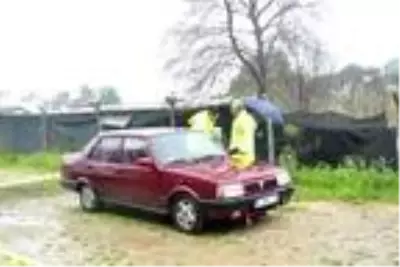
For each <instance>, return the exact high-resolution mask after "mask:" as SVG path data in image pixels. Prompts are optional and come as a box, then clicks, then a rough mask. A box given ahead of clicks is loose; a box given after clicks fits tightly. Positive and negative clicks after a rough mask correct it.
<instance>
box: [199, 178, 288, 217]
mask: <svg viewBox="0 0 400 267" xmlns="http://www.w3.org/2000/svg"><path fill="white" fill-rule="evenodd" d="M293 193H294V188H293V186H285V187H278V188H276V189H275V190H272V191H268V192H264V193H262V194H257V195H252V196H246V197H237V198H229V199H216V200H202V201H200V204H201V207H202V209H203V211H204V212H205V213H206V214H207V216H208V217H211V218H227V217H240V216H241V215H245V214H252V215H262V214H265V211H267V210H270V209H274V208H277V207H278V206H281V205H285V204H287V203H288V202H289V201H290V200H291V198H292V196H293ZM274 195H276V196H277V197H278V198H277V201H276V202H273V203H268V204H266V205H264V206H262V207H256V205H255V203H256V201H258V200H259V199H262V198H265V197H269V196H274Z"/></svg>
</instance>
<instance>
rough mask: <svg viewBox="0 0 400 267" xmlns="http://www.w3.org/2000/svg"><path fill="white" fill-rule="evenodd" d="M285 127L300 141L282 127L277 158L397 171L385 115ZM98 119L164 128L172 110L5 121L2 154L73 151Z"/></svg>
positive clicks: (179, 118)
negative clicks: (380, 165)
mask: <svg viewBox="0 0 400 267" xmlns="http://www.w3.org/2000/svg"><path fill="white" fill-rule="evenodd" d="M218 109H219V118H218V122H217V123H218V125H219V126H221V128H222V131H223V136H224V140H225V142H226V141H227V140H228V138H229V133H230V124H231V119H232V118H231V115H230V112H229V109H228V107H227V106H224V105H221V106H218ZM194 111H195V109H178V110H177V111H176V112H175V121H176V124H177V125H178V126H184V125H185V124H186V121H187V119H188V117H189V116H190V115H191V114H192V113H193V112H194ZM285 118H286V119H285V120H286V123H289V124H292V125H295V126H297V127H298V128H299V129H300V131H299V134H298V135H297V136H295V137H293V136H292V137H288V136H286V135H285V134H284V131H283V128H282V127H275V136H276V139H275V142H276V143H275V147H276V150H277V154H279V152H280V151H281V149H282V148H283V147H285V146H287V145H290V146H291V147H292V148H294V150H295V151H296V153H297V155H298V156H299V158H300V159H301V160H302V161H304V162H305V163H310V164H313V163H315V162H317V161H324V162H327V163H330V164H334V165H335V164H338V163H340V162H341V161H343V159H344V158H345V157H346V156H348V155H357V156H360V157H362V158H365V159H367V160H368V161H371V160H376V159H382V158H383V159H384V160H385V162H389V163H390V164H391V165H392V166H397V151H396V138H397V129H396V128H388V127H387V126H386V125H387V122H386V120H385V116H384V115H380V116H376V117H373V118H370V119H364V120H355V119H350V118H347V117H345V116H341V115H337V114H333V113H332V114H330V113H325V114H319V115H315V114H307V113H299V112H298V113H293V114H286V116H285ZM98 119H100V121H101V122H102V123H101V125H102V128H103V129H112V128H115V127H116V126H115V125H113V124H112V123H107V121H108V122H110V121H118V120H119V121H120V122H121V123H119V125H120V127H127V128H134V127H163V126H168V125H169V123H170V112H169V110H167V109H147V110H127V111H113V112H101V113H100V114H99V116H96V115H95V114H93V113H86V114H48V115H47V116H40V115H37V116H34V115H18V116H16V115H14V116H11V115H8V116H0V150H1V151H13V152H28V153H29V152H38V151H43V150H61V151H70V150H75V149H79V148H80V147H82V146H83V145H84V144H85V143H86V142H88V141H89V139H90V138H91V137H93V136H94V135H95V134H96V132H97V130H98V123H99V121H98ZM258 121H259V130H258V131H257V137H256V148H257V155H258V158H261V159H265V158H266V157H267V155H268V153H267V144H268V142H267V141H268V140H267V136H266V134H265V125H264V124H263V123H262V121H261V120H258Z"/></svg>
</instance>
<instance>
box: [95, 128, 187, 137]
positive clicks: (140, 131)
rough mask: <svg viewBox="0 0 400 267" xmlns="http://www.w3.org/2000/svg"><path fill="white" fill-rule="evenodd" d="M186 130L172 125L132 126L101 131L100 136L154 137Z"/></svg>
mask: <svg viewBox="0 0 400 267" xmlns="http://www.w3.org/2000/svg"><path fill="white" fill-rule="evenodd" d="M182 131H184V132H188V131H189V130H188V129H186V128H173V127H149V128H134V129H123V130H108V131H104V132H101V133H100V134H99V135H100V136H141V137H148V138H151V137H155V136H159V135H163V134H170V133H177V132H182Z"/></svg>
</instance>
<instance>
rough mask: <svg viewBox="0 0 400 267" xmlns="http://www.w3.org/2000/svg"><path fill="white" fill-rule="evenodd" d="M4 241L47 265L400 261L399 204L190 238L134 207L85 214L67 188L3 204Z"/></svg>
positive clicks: (299, 214)
mask: <svg viewBox="0 0 400 267" xmlns="http://www.w3.org/2000/svg"><path fill="white" fill-rule="evenodd" d="M0 243H3V244H5V246H6V247H7V249H10V250H12V251H15V252H17V253H21V254H23V255H26V256H29V257H31V258H33V259H34V260H36V261H38V262H39V263H41V264H45V265H50V264H56V265H57V264H63V265H71V264H73V265H83V264H93V265H100V264H102V265H116V264H118V265H129V264H145V265H147V264H156V265H157V264H162V265H164V264H168V265H175V264H176V265H179V264H194V265H208V264H213V265H214V264H222V265H225V264H244V265H251V264H262V265H265V264H269V265H272V264H273V265H294V264H296V265H314V264H323V265H343V264H346V265H353V264H356V265H375V264H377V265H380V264H381V265H398V206H397V205H383V204H368V205H351V204H345V203H307V204H305V203H301V204H292V205H290V206H288V207H286V208H284V209H282V210H280V211H276V212H273V213H271V214H270V215H269V216H268V217H267V218H266V219H265V220H264V221H262V222H260V223H259V224H257V225H255V226H252V227H247V228H246V227H243V226H241V225H233V224H226V223H221V222H219V223H214V224H213V225H210V226H209V227H208V228H207V229H206V232H205V233H204V234H203V235H200V236H189V235H185V234H181V233H178V232H176V231H175V230H174V229H173V228H172V227H171V226H169V224H168V223H167V222H166V221H165V220H163V219H160V218H157V217H152V216H148V215H144V214H141V213H138V212H134V211H128V210H124V209H108V210H106V211H103V212H100V213H94V214H86V213H83V212H81V211H80V209H79V208H78V204H77V199H76V197H75V195H72V194H70V193H63V194H61V195H58V196H55V197H54V196H53V197H41V198H36V199H27V200H24V201H20V202H15V201H13V202H7V201H3V202H2V203H0Z"/></svg>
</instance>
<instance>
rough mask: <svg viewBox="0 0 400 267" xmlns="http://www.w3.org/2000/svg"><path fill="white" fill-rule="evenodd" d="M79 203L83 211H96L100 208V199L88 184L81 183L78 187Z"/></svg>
mask: <svg viewBox="0 0 400 267" xmlns="http://www.w3.org/2000/svg"><path fill="white" fill-rule="evenodd" d="M79 204H80V206H81V208H82V210H84V211H89V212H91V211H96V210H98V209H99V208H100V199H99V197H98V195H97V194H96V192H95V191H94V190H93V188H92V187H91V186H90V185H88V184H85V185H82V186H81V187H80V189H79Z"/></svg>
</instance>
